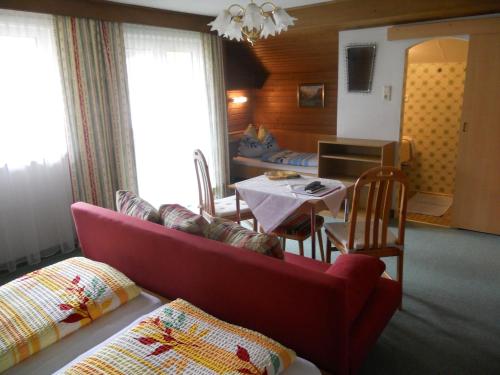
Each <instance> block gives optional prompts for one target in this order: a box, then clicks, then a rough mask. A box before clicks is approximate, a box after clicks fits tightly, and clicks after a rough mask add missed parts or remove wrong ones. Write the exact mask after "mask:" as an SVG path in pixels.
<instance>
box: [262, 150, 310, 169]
mask: <svg viewBox="0 0 500 375" xmlns="http://www.w3.org/2000/svg"><path fill="white" fill-rule="evenodd" d="M261 160H262V161H265V162H268V163H277V164H287V165H295V166H302V167H317V166H318V156H317V155H316V154H314V153H309V152H295V151H290V150H281V151H277V152H268V153H266V154H264V155H262V157H261Z"/></svg>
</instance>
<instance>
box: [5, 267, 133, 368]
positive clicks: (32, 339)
mask: <svg viewBox="0 0 500 375" xmlns="http://www.w3.org/2000/svg"><path fill="white" fill-rule="evenodd" d="M139 293H140V289H139V288H138V287H137V286H136V285H135V284H134V283H133V282H132V281H131V280H129V279H128V278H127V277H126V276H125V275H123V274H122V273H120V272H118V271H117V270H115V269H113V268H112V267H110V266H108V265H106V264H103V263H99V262H94V261H92V260H89V259H86V258H82V257H75V258H70V259H67V260H64V261H62V262H59V263H56V264H54V265H52V266H49V267H46V268H42V269H40V270H37V271H34V272H31V273H29V274H27V275H25V276H24V277H21V278H18V279H16V280H14V281H11V282H10V283H8V284H5V285H3V286H1V287H0V372H2V371H4V370H6V369H7V368H9V367H11V366H13V365H15V364H16V363H19V362H21V361H22V360H23V359H25V358H27V357H29V356H30V355H32V354H34V353H36V352H38V351H40V350H42V349H43V348H45V347H47V346H49V345H51V344H53V343H54V342H56V341H58V340H60V339H61V338H62V337H64V336H66V335H68V334H70V333H72V332H74V331H76V330H77V329H79V328H80V327H83V326H85V325H87V324H89V323H90V322H92V321H93V320H95V319H97V318H99V317H100V316H101V315H103V314H105V313H107V312H109V311H112V310H114V309H116V308H117V307H118V306H120V305H122V304H124V303H125V302H127V301H129V300H131V299H133V298H135V297H136V296H138V295H139Z"/></svg>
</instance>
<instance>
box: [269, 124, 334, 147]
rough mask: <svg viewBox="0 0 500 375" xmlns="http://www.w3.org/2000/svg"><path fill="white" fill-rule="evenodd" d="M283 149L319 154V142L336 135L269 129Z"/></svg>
mask: <svg viewBox="0 0 500 375" xmlns="http://www.w3.org/2000/svg"><path fill="white" fill-rule="evenodd" d="M269 132H271V133H272V134H273V135H274V136H275V138H276V140H277V141H278V144H279V145H280V147H281V148H287V149H289V150H293V151H298V152H318V141H319V140H322V139H328V138H330V137H333V136H334V134H321V133H306V132H298V131H290V130H284V129H269Z"/></svg>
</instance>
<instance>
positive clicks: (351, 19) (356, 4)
mask: <svg viewBox="0 0 500 375" xmlns="http://www.w3.org/2000/svg"><path fill="white" fill-rule="evenodd" d="M495 12H500V0H337V1H335V2H329V3H324V4H317V5H311V6H307V7H300V8H295V9H292V10H290V14H292V15H293V16H295V17H297V18H298V21H297V22H296V25H295V26H293V27H291V28H290V29H289V30H288V31H287V32H285V33H282V34H281V35H278V36H276V37H270V38H268V39H266V40H261V41H258V42H257V43H256V45H255V46H254V47H253V50H254V53H255V54H256V55H257V57H258V58H259V60H260V61H261V62H262V64H263V65H264V66H265V68H266V69H267V70H268V71H269V72H270V73H290V72H318V71H328V70H331V68H332V65H336V64H337V58H338V57H337V56H338V55H337V54H338V51H337V43H338V31H339V30H344V29H350V28H360V27H374V26H382V25H390V24H400V23H409V22H417V21H429V20H437V19H444V18H451V17H460V16H472V15H482V14H489V13H495Z"/></svg>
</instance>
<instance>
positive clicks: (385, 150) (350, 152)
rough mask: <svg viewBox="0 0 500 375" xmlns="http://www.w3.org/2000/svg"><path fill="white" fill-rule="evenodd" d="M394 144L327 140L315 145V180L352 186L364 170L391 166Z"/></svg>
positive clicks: (360, 140) (338, 138)
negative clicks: (316, 152) (323, 179)
mask: <svg viewBox="0 0 500 375" xmlns="http://www.w3.org/2000/svg"><path fill="white" fill-rule="evenodd" d="M394 148H395V142H391V141H378V140H369V139H351V138H340V137H331V138H328V139H323V140H320V141H319V142H318V164H319V165H318V176H319V177H324V178H332V179H335V180H343V181H349V182H355V181H356V180H357V179H358V177H359V176H360V175H361V174H362V173H363V172H365V171H367V170H368V169H371V168H374V167H380V166H393V165H394Z"/></svg>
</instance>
